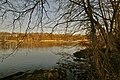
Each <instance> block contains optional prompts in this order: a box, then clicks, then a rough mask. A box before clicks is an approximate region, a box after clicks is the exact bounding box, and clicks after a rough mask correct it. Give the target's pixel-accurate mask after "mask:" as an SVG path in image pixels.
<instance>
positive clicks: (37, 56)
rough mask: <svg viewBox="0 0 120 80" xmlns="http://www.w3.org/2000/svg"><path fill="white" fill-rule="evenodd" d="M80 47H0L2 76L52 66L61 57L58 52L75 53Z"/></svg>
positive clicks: (0, 73)
mask: <svg viewBox="0 0 120 80" xmlns="http://www.w3.org/2000/svg"><path fill="white" fill-rule="evenodd" d="M80 49H81V48H80V47H77V46H76V47H70V46H66V47H65V46H64V47H62V46H52V47H38V48H18V49H16V50H15V52H14V53H12V52H13V50H14V49H0V78H2V77H5V76H8V75H10V74H14V73H17V72H20V71H27V70H35V69H41V68H52V67H55V66H57V64H56V62H58V61H59V59H60V58H61V56H60V55H58V53H67V54H71V55H72V53H74V52H75V51H76V50H80Z"/></svg>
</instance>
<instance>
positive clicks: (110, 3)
mask: <svg viewBox="0 0 120 80" xmlns="http://www.w3.org/2000/svg"><path fill="white" fill-rule="evenodd" d="M51 6H52V7H51ZM0 17H1V19H2V21H3V22H4V21H5V20H8V19H10V21H11V23H12V28H13V29H12V30H14V29H15V28H16V25H17V24H20V27H21V26H23V24H26V22H27V28H26V29H25V30H26V32H28V31H31V30H32V29H34V28H38V29H39V28H41V31H43V27H44V26H45V25H44V24H45V23H46V24H51V25H52V27H51V28H52V32H54V31H55V30H56V29H64V31H65V33H68V32H69V33H71V34H74V33H81V30H82V29H83V30H85V31H86V32H89V34H90V35H91V42H92V43H91V45H92V46H91V47H92V49H93V56H94V61H95V65H96V72H97V73H98V75H99V76H100V77H101V79H107V78H106V76H107V75H109V76H111V75H112V77H113V78H114V79H116V78H117V77H119V74H118V75H117V76H116V75H115V73H116V72H115V71H114V70H113V69H114V68H113V67H112V65H111V64H110V61H109V59H110V56H112V55H113V54H111V53H109V51H116V52H119V49H120V40H119V39H120V1H119V0H19V1H18V0H1V1H0ZM7 18H8V19H7ZM8 21H9V20H8ZM43 25H44V26H43ZM99 38H101V39H102V41H103V43H104V46H101V47H105V53H100V50H99V45H100V44H99V43H98V39H99ZM116 54H117V53H116ZM100 55H102V57H101V56H100ZM117 55H118V54H117ZM102 58H103V59H104V60H103V61H102ZM118 59H119V58H118ZM119 72H120V71H118V73H119ZM112 73H113V74H112Z"/></svg>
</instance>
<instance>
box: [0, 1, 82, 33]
mask: <svg viewBox="0 0 120 80" xmlns="http://www.w3.org/2000/svg"><path fill="white" fill-rule="evenodd" d="M3 1H4V0H3ZM9 1H10V4H9V5H8V4H4V5H2V4H1V3H3V2H2V1H0V8H1V9H0V16H2V14H3V13H4V12H5V10H15V11H24V10H26V9H29V8H31V7H33V4H34V2H27V1H33V0H9ZM47 1H48V3H49V4H48V3H45V4H44V5H43V6H44V12H43V15H42V14H41V11H42V9H41V8H40V7H41V4H40V5H38V6H37V7H36V8H35V9H34V10H33V13H32V17H30V15H31V13H30V12H29V11H28V12H29V13H27V14H26V13H24V14H22V15H23V16H21V17H20V18H19V19H18V20H16V22H15V24H14V25H13V20H14V19H17V18H18V17H19V15H21V14H18V13H17V12H10V11H8V13H5V15H4V17H2V18H0V25H1V26H0V32H26V29H27V27H29V28H30V29H28V30H27V32H45V33H46V32H47V33H51V32H52V29H53V27H54V26H55V24H57V21H58V19H59V18H60V16H59V15H61V14H63V13H64V11H63V10H64V9H63V10H62V9H61V10H59V11H57V9H58V8H59V3H58V2H55V0H47ZM63 1H64V0H63ZM66 1H67V0H66ZM66 1H64V2H66ZM64 2H63V3H64ZM25 3H27V4H25ZM63 3H62V4H61V6H62V5H66V4H63ZM26 6H28V7H26ZM62 7H63V6H62ZM2 8H4V9H2ZM45 11H46V13H47V15H46V13H45ZM41 16H43V17H42V18H41ZM41 19H42V28H41V24H39V23H40V20H41ZM62 20H63V19H61V20H60V22H62ZM51 21H52V22H51ZM29 22H30V24H29ZM28 24H29V25H28ZM38 24H39V25H38ZM65 26H66V24H65V25H63V24H61V25H59V26H57V27H56V28H54V33H59V34H60V33H65V29H66V27H65ZM72 29H73V28H72V27H71V26H70V27H69V29H67V32H68V33H69V32H71V31H72ZM77 30H78V31H79V29H77V28H76V31H77ZM81 33H83V32H81Z"/></svg>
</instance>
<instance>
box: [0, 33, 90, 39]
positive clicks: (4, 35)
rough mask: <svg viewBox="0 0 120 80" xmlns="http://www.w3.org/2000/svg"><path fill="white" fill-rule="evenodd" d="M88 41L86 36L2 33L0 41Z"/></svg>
mask: <svg viewBox="0 0 120 80" xmlns="http://www.w3.org/2000/svg"><path fill="white" fill-rule="evenodd" d="M85 39H88V36H86V35H80V34H74V35H72V34H50V33H27V34H25V33H8V32H0V40H1V41H4V40H35V41H38V40H65V41H76V40H85Z"/></svg>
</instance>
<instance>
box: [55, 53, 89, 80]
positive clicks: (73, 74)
mask: <svg viewBox="0 0 120 80" xmlns="http://www.w3.org/2000/svg"><path fill="white" fill-rule="evenodd" d="M57 55H60V56H61V58H60V59H59V61H58V62H57V64H58V66H59V68H62V69H63V70H66V72H67V80H89V76H88V74H89V69H90V66H91V65H90V64H89V63H88V62H89V61H87V59H86V58H85V57H82V56H81V57H76V56H75V55H72V54H68V53H58V54H57Z"/></svg>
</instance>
